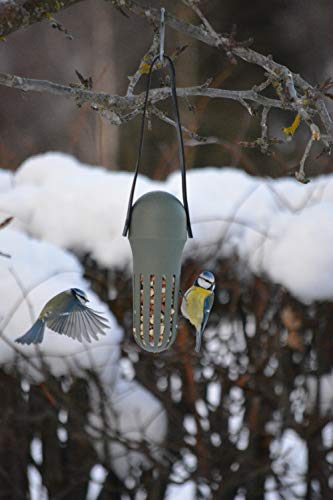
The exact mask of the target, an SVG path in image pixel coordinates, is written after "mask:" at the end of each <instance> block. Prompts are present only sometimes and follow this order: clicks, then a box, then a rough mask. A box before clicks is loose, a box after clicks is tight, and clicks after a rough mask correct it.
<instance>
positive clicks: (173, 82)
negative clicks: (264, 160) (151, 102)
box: [123, 14, 193, 238]
mask: <svg viewBox="0 0 333 500" xmlns="http://www.w3.org/2000/svg"><path fill="white" fill-rule="evenodd" d="M161 17H162V16H161ZM163 19H164V14H163ZM161 34H162V33H161ZM161 47H162V44H161ZM160 55H161V54H159V55H157V56H155V57H154V59H153V61H152V63H151V65H150V68H149V73H148V82H147V88H146V95H145V101H144V105H143V113H142V121H141V130H140V142H139V150H138V158H137V162H136V166H135V173H134V178H133V184H132V188H131V192H130V197H129V202H128V209H127V215H126V221H125V226H124V230H123V236H126V235H127V233H128V230H129V227H130V223H131V216H132V206H133V198H134V191H135V186H136V181H137V177H138V173H139V168H140V162H141V156H142V149H143V136H144V131H145V118H146V113H147V107H148V98H149V90H150V85H151V75H152V71H153V68H154V66H155V64H156V63H157V62H158V61H159V60H160ZM163 59H165V60H167V62H168V65H169V72H170V77H171V78H170V80H171V97H172V102H173V107H174V111H175V117H176V120H175V121H176V128H177V137H178V151H179V165H180V168H181V172H182V194H183V205H184V210H185V214H186V225H187V233H188V236H189V238H193V233H192V228H191V221H190V214H189V209H188V201H187V189H186V167H185V152H184V141H183V134H182V128H181V123H180V115H179V108H178V101H177V90H176V89H177V87H176V73H175V67H174V65H173V62H172V59H171V58H170V57H169V56H167V55H166V54H163Z"/></svg>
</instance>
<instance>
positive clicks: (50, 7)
mask: <svg viewBox="0 0 333 500" xmlns="http://www.w3.org/2000/svg"><path fill="white" fill-rule="evenodd" d="M81 1H82V0H2V2H0V37H2V38H3V37H6V36H7V35H10V34H11V33H13V32H14V31H17V30H19V29H21V28H27V27H28V26H30V24H34V23H37V22H40V21H43V20H45V19H47V18H48V17H49V16H50V14H54V13H56V12H59V11H60V10H63V9H67V7H70V6H71V5H75V4H76V3H79V2H81Z"/></svg>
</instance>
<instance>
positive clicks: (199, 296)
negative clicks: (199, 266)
mask: <svg viewBox="0 0 333 500" xmlns="http://www.w3.org/2000/svg"><path fill="white" fill-rule="evenodd" d="M214 290H215V278H214V274H213V273H211V272H209V271H203V272H202V273H201V274H199V276H198V277H197V279H196V280H195V282H194V284H193V286H191V288H189V289H188V290H187V292H185V294H184V296H183V300H182V305H181V311H182V314H183V316H184V317H185V318H187V319H188V320H189V322H190V323H192V325H193V326H194V327H195V329H196V343H195V350H196V352H199V351H200V345H201V339H202V334H203V331H204V329H205V327H206V324H207V321H208V317H209V313H210V311H211V309H212V307H213V302H214Z"/></svg>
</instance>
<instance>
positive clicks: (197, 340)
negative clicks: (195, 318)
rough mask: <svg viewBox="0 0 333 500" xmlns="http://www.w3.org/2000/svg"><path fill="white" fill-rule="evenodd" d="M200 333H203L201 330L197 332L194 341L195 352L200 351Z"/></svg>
mask: <svg viewBox="0 0 333 500" xmlns="http://www.w3.org/2000/svg"><path fill="white" fill-rule="evenodd" d="M202 333H203V332H202V330H201V331H199V332H197V336H196V341H195V352H200V347H201V338H202Z"/></svg>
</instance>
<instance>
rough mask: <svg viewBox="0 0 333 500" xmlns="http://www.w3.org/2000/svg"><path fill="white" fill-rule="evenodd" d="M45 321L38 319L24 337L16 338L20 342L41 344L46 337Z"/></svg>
mask: <svg viewBox="0 0 333 500" xmlns="http://www.w3.org/2000/svg"><path fill="white" fill-rule="evenodd" d="M44 329H45V323H44V321H42V320H41V319H39V320H37V321H36V323H34V324H33V325H32V327H31V328H30V330H28V331H27V333H25V334H24V335H22V337H19V338H18V339H16V340H15V342H17V343H18V344H28V345H29V344H40V343H41V342H42V340H43V338H44Z"/></svg>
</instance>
